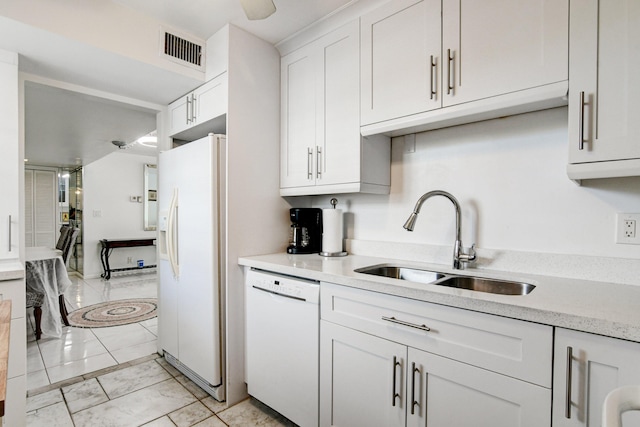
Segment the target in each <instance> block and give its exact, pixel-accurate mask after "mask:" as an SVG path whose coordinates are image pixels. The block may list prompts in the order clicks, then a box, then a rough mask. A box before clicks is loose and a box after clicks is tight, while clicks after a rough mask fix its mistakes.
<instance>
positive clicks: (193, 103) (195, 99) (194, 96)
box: [191, 93, 198, 123]
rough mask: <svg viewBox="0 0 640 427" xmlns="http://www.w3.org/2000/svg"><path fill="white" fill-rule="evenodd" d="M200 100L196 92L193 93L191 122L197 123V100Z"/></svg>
mask: <svg viewBox="0 0 640 427" xmlns="http://www.w3.org/2000/svg"><path fill="white" fill-rule="evenodd" d="M197 101H198V98H196V95H195V94H193V93H192V94H191V122H192V123H195V122H196V119H197V118H198V115H197V114H196V102H197Z"/></svg>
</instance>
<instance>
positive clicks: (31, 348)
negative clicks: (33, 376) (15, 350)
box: [27, 341, 44, 372]
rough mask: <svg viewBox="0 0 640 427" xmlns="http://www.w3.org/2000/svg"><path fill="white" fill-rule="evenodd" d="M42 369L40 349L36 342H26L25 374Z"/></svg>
mask: <svg viewBox="0 0 640 427" xmlns="http://www.w3.org/2000/svg"><path fill="white" fill-rule="evenodd" d="M43 369H44V362H43V361H42V356H41V355H40V347H38V343H37V342H36V341H29V342H27V372H34V371H41V370H43Z"/></svg>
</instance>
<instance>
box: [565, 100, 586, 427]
mask: <svg viewBox="0 0 640 427" xmlns="http://www.w3.org/2000/svg"><path fill="white" fill-rule="evenodd" d="M583 93H584V92H583ZM572 366H573V348H571V347H567V378H566V381H567V388H566V396H565V399H566V405H565V408H564V416H565V418H568V419H571V380H572V378H571V377H572Z"/></svg>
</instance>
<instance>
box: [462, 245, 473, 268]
mask: <svg viewBox="0 0 640 427" xmlns="http://www.w3.org/2000/svg"><path fill="white" fill-rule="evenodd" d="M475 260H476V244H475V243H474V244H472V245H471V247H470V248H469V252H467V253H466V254H465V253H464V252H463V253H461V254H460V262H464V263H469V262H474V261H475Z"/></svg>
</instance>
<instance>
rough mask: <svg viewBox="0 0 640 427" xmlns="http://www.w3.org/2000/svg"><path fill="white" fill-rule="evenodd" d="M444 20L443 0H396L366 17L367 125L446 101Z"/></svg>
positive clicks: (364, 99) (364, 121)
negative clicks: (443, 95)
mask: <svg viewBox="0 0 640 427" xmlns="http://www.w3.org/2000/svg"><path fill="white" fill-rule="evenodd" d="M440 25H441V19H440V1H439V0H400V1H393V2H389V3H387V4H386V5H384V6H382V7H380V8H378V9H376V10H374V11H372V12H370V13H368V14H367V15H364V16H363V17H362V18H361V35H362V48H361V67H362V71H361V91H362V94H361V96H362V102H361V106H362V112H361V122H362V124H363V125H366V124H371V123H377V122H381V121H384V120H389V119H394V118H398V117H404V116H408V115H411V114H415V113H420V112H423V111H429V110H433V109H435V108H439V107H440V106H441V99H440V98H441V94H440V93H439V92H438V88H439V86H440V84H439V81H440V78H441V75H440V74H439V73H438V71H437V67H438V66H439V63H440V62H441V53H440V52H441V38H440V37H441V36H440ZM432 63H433V64H435V65H434V66H433V67H432V66H431V64H432ZM432 71H433V74H432Z"/></svg>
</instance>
